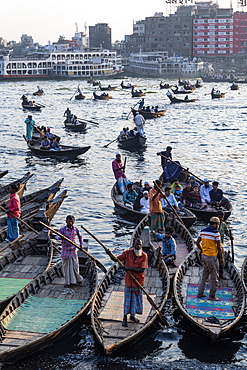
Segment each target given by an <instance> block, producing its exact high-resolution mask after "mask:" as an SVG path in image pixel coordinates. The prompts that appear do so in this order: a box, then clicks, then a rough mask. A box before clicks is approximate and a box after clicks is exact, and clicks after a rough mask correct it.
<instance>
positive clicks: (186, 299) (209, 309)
mask: <svg viewBox="0 0 247 370" xmlns="http://www.w3.org/2000/svg"><path fill="white" fill-rule="evenodd" d="M202 270H203V267H202V263H201V254H200V252H199V250H198V249H197V248H196V249H194V250H193V251H192V252H191V253H190V254H189V255H188V256H187V258H186V259H185V260H184V262H183V263H182V264H181V265H180V266H179V267H178V269H177V272H176V274H175V277H174V285H173V289H174V297H175V299H176V303H177V305H178V307H179V308H180V310H181V312H182V314H183V315H184V316H185V317H186V318H187V319H188V320H190V321H191V322H192V324H193V325H194V326H195V328H196V329H197V330H198V331H199V332H200V333H201V334H203V335H205V336H207V337H208V338H210V340H211V341H212V342H214V341H216V340H217V339H219V338H221V337H223V336H224V335H225V334H226V333H227V332H228V331H229V330H230V329H231V328H233V327H234V325H236V323H237V322H238V321H239V320H240V319H241V317H242V315H243V314H244V311H245V290H244V287H243V284H242V282H241V278H240V275H239V273H238V271H237V269H236V267H235V266H234V264H233V263H232V260H231V258H230V256H229V254H225V267H224V278H225V279H224V280H223V279H219V287H218V289H217V292H216V296H217V297H218V298H220V301H209V300H207V298H206V297H205V298H200V299H198V298H196V295H197V290H198V284H199V282H200V275H201V273H202ZM207 291H208V288H206V294H207Z"/></svg>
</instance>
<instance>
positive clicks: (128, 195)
mask: <svg viewBox="0 0 247 370" xmlns="http://www.w3.org/2000/svg"><path fill="white" fill-rule="evenodd" d="M137 195H138V194H137V192H136V191H135V190H133V191H132V192H130V191H129V190H125V192H124V193H123V201H124V202H128V203H131V204H134V202H135V199H136V197H137Z"/></svg>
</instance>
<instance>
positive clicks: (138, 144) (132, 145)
mask: <svg viewBox="0 0 247 370" xmlns="http://www.w3.org/2000/svg"><path fill="white" fill-rule="evenodd" d="M146 141H147V138H146V137H145V136H141V135H140V134H137V135H136V136H134V137H131V138H129V139H125V140H120V138H119V137H118V146H119V147H120V148H123V149H130V150H139V149H140V148H142V147H143V146H145V144H146Z"/></svg>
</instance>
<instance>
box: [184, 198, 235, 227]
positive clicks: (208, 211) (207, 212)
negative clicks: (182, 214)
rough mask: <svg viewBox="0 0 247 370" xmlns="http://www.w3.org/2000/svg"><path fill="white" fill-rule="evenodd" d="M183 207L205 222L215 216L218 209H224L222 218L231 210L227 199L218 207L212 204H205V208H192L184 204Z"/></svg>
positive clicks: (226, 216) (227, 215)
mask: <svg viewBox="0 0 247 370" xmlns="http://www.w3.org/2000/svg"><path fill="white" fill-rule="evenodd" d="M185 207H186V208H187V209H188V210H190V211H191V212H193V213H194V214H195V215H196V217H197V219H198V221H203V222H205V223H208V222H209V220H210V218H211V217H213V216H215V214H216V212H217V211H218V210H219V209H220V210H221V211H224V214H225V216H224V220H226V219H227V218H228V217H229V216H230V214H231V212H232V204H231V202H230V201H229V200H228V199H227V202H226V205H225V206H224V207H220V208H218V209H216V208H214V207H213V206H207V208H204V209H200V208H193V207H188V206H185Z"/></svg>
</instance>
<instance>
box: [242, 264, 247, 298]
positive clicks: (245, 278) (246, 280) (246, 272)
mask: <svg viewBox="0 0 247 370" xmlns="http://www.w3.org/2000/svg"><path fill="white" fill-rule="evenodd" d="M241 280H242V284H243V286H244V289H245V292H246V291H247V257H245V259H244V262H243V264H242V268H241Z"/></svg>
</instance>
